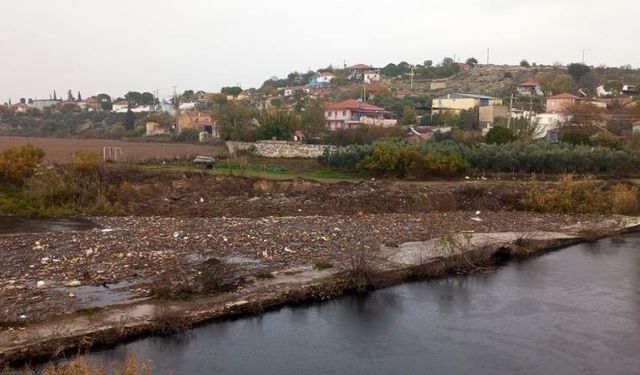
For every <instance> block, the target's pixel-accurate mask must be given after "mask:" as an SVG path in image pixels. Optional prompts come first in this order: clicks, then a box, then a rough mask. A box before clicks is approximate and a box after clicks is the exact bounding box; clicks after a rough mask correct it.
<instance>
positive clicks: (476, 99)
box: [432, 93, 502, 113]
mask: <svg viewBox="0 0 640 375" xmlns="http://www.w3.org/2000/svg"><path fill="white" fill-rule="evenodd" d="M501 105H502V99H500V98H494V97H491V96H485V95H475V94H460V93H453V94H447V95H443V96H440V97H437V98H435V99H433V104H432V107H433V112H434V113H442V112H446V111H452V112H455V113H460V112H461V111H464V110H469V109H473V108H475V107H489V106H501Z"/></svg>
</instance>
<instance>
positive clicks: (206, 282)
mask: <svg viewBox="0 0 640 375" xmlns="http://www.w3.org/2000/svg"><path fill="white" fill-rule="evenodd" d="M198 281H199V283H200V286H201V288H202V290H203V291H204V292H205V293H219V292H228V291H232V290H234V289H235V288H236V287H237V286H238V284H239V283H240V279H239V278H238V277H237V275H236V269H235V268H234V267H233V266H232V265H229V264H226V263H224V262H221V261H219V260H217V259H215V258H214V259H210V260H208V261H206V262H204V263H202V265H201V266H200V272H199V275H198Z"/></svg>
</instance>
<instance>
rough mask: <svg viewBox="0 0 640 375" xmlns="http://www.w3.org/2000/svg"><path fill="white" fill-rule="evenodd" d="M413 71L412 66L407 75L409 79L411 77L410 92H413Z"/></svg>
mask: <svg viewBox="0 0 640 375" xmlns="http://www.w3.org/2000/svg"><path fill="white" fill-rule="evenodd" d="M413 69H414V66H413V65H411V73H409V77H411V86H410V87H411V92H413V76H415V75H416V74H415V72H414V70H413Z"/></svg>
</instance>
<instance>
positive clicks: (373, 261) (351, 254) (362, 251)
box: [340, 244, 386, 293]
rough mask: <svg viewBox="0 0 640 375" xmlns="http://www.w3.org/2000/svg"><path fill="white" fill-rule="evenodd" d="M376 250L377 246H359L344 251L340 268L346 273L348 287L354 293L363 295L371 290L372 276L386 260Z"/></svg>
mask: <svg viewBox="0 0 640 375" xmlns="http://www.w3.org/2000/svg"><path fill="white" fill-rule="evenodd" d="M376 248H379V246H377V247H371V246H368V245H363V244H359V245H358V246H355V247H353V248H351V249H348V250H347V251H346V257H345V258H344V260H343V261H342V264H341V265H340V267H341V268H342V269H343V270H344V271H346V278H347V282H348V285H349V287H350V288H351V289H353V290H355V291H356V292H359V293H364V292H366V291H368V290H369V289H370V288H371V286H372V281H373V280H372V279H373V276H374V274H375V273H376V271H378V270H379V269H380V267H381V266H382V264H383V263H384V262H385V260H386V259H385V258H384V257H383V256H382V255H381V254H380V252H379V251H377V250H375V249H376Z"/></svg>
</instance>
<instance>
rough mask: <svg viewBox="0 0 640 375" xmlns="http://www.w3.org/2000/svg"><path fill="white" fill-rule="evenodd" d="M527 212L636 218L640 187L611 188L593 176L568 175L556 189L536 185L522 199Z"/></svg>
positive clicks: (620, 185) (531, 186)
mask: <svg viewBox="0 0 640 375" xmlns="http://www.w3.org/2000/svg"><path fill="white" fill-rule="evenodd" d="M521 203H522V205H523V207H524V208H525V209H530V210H533V211H540V212H558V213H579V214H585V213H612V214H636V213H638V212H639V211H640V206H639V192H638V188H637V187H635V186H634V187H629V186H627V185H624V184H617V185H615V186H613V187H609V186H607V185H606V183H604V182H599V181H597V180H595V179H594V178H593V177H592V176H586V177H582V178H575V177H574V176H573V175H571V174H568V175H564V176H562V177H561V179H560V182H559V183H557V184H553V185H550V186H549V185H545V184H540V183H537V182H534V183H532V184H531V185H530V186H529V188H528V189H527V193H526V195H525V197H524V198H523V199H522V202H521Z"/></svg>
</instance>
